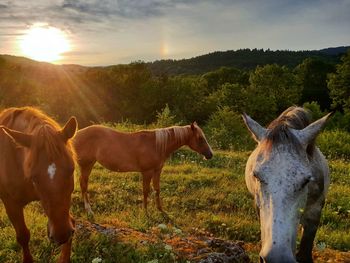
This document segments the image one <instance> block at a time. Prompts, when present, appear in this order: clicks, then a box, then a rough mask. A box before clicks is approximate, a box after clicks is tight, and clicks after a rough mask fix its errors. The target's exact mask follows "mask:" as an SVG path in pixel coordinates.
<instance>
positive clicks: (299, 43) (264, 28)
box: [0, 0, 350, 66]
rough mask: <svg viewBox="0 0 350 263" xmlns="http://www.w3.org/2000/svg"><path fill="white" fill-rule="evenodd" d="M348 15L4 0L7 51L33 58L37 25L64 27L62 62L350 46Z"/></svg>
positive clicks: (284, 3) (266, 4)
mask: <svg viewBox="0 0 350 263" xmlns="http://www.w3.org/2000/svg"><path fill="white" fill-rule="evenodd" d="M349 14H350V0H332V1H330V0H294V1H290V0H211V1H209V0H192V1H191V0H188V1H186V0H52V1H43V0H0V54H10V55H16V56H28V54H24V52H23V45H24V46H28V45H29V44H28V41H27V42H25V41H24V40H23V39H26V35H27V34H28V32H30V30H31V29H32V28H33V26H39V27H43V28H51V29H52V28H54V29H55V30H59V32H61V34H63V35H64V38H65V39H66V40H67V41H68V42H69V48H68V49H65V50H61V54H60V59H58V60H56V61H54V62H55V63H58V64H80V65H87V66H93V65H113V64H121V63H130V62H135V61H140V60H141V61H146V62H148V61H154V60H159V59H182V58H191V57H194V56H198V55H202V54H206V53H209V52H214V51H225V50H237V49H242V48H259V49H260V48H263V49H268V48H269V49H271V50H277V49H279V50H281V49H282V50H286V49H288V50H314V49H322V48H327V47H335V46H344V45H345V46H347V45H350V15H349ZM49 38H50V37H44V38H43V39H40V42H41V43H42V44H43V45H44V44H47V43H49V41H50V39H49ZM23 43H24V44H23ZM51 45H53V44H52V43H51ZM44 49H45V48H44V47H41V50H44ZM43 52H44V51H43Z"/></svg>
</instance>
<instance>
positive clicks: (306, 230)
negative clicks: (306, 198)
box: [297, 201, 324, 263]
mask: <svg viewBox="0 0 350 263" xmlns="http://www.w3.org/2000/svg"><path fill="white" fill-rule="evenodd" d="M323 204H324V201H323V202H322V204H320V203H315V204H313V205H311V206H309V207H308V209H307V210H306V211H305V212H304V215H303V217H302V220H301V224H302V226H303V234H302V237H301V241H300V246H299V251H298V253H297V261H298V262H300V263H312V262H313V260H312V248H313V243H314V239H315V235H316V231H317V228H318V225H319V223H320V218H321V210H322V207H323Z"/></svg>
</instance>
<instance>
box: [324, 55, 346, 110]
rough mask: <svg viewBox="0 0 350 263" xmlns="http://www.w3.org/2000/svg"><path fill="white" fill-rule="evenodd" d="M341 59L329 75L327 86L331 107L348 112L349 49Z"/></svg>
mask: <svg viewBox="0 0 350 263" xmlns="http://www.w3.org/2000/svg"><path fill="white" fill-rule="evenodd" d="M341 60H342V62H341V63H340V64H338V65H337V66H336V72H335V73H334V74H331V75H330V77H329V81H328V88H329V91H330V96H331V98H332V108H333V109H339V110H343V111H344V112H346V113H350V49H349V50H348V52H347V53H346V54H345V55H344V56H343V57H342V59H341Z"/></svg>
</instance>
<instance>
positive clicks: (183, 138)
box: [73, 123, 213, 214]
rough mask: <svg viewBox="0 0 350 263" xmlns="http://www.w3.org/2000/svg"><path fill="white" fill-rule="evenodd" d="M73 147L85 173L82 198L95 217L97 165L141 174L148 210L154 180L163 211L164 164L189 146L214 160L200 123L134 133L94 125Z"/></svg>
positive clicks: (74, 141)
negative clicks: (92, 184) (91, 191)
mask: <svg viewBox="0 0 350 263" xmlns="http://www.w3.org/2000/svg"><path fill="white" fill-rule="evenodd" d="M73 144H74V147H75V150H76V153H77V159H78V164H79V166H80V171H81V174H80V187H81V191H82V197H83V200H84V205H85V209H86V210H87V212H88V213H89V214H92V211H91V207H90V204H89V198H88V194H87V188H88V180H89V175H90V173H91V170H92V167H93V166H94V164H95V162H96V161H97V162H99V163H100V164H101V165H102V166H104V167H106V168H107V169H109V170H112V171H117V172H132V171H133V172H141V173H142V175H143V205H144V208H145V209H147V197H148V194H149V192H150V183H151V180H152V181H153V188H154V190H155V191H156V205H157V208H158V209H159V210H160V211H162V206H161V202H160V197H159V193H160V186H159V180H160V174H161V171H162V168H163V165H164V162H165V160H166V159H167V158H168V157H169V155H170V154H171V153H172V152H174V151H175V150H177V149H178V148H180V147H181V146H183V145H187V146H189V147H190V148H191V149H192V150H194V151H196V152H198V153H200V154H202V155H204V156H205V158H206V159H210V158H211V157H212V156H213V153H212V150H211V148H210V146H209V144H208V142H207V140H206V138H205V136H204V133H203V131H202V130H201V129H200V128H199V126H198V125H197V124H196V123H192V124H191V125H187V126H182V127H179V126H174V127H169V128H164V129H157V130H148V131H139V132H133V133H123V132H118V131H115V130H113V129H110V128H107V127H104V126H101V125H93V126H89V127H87V128H85V129H82V130H79V131H78V132H77V135H76V136H75V138H74V140H73Z"/></svg>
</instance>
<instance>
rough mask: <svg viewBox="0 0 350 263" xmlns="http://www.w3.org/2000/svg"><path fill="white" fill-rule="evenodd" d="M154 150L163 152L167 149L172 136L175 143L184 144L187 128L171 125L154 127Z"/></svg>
mask: <svg viewBox="0 0 350 263" xmlns="http://www.w3.org/2000/svg"><path fill="white" fill-rule="evenodd" d="M155 134H156V150H157V152H159V153H162V154H163V153H165V152H166V149H167V145H168V143H169V141H170V140H171V138H172V134H173V135H174V136H173V139H174V140H175V142H176V143H177V144H179V145H180V144H184V143H185V141H186V138H187V137H188V134H189V132H188V128H187V127H186V126H184V127H181V126H172V127H168V128H162V129H156V130H155Z"/></svg>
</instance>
